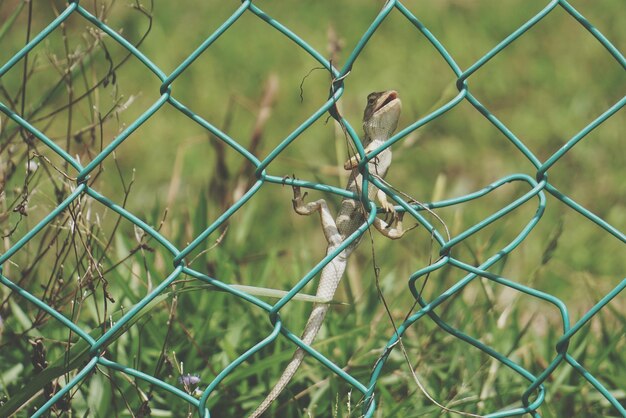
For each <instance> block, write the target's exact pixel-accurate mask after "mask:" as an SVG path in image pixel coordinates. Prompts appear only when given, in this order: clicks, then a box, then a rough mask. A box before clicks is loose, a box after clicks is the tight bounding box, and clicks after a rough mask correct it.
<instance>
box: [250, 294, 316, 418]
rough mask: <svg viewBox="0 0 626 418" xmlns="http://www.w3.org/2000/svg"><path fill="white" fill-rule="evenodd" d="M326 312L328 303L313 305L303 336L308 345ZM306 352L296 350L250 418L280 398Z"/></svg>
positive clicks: (257, 415) (299, 349)
mask: <svg viewBox="0 0 626 418" xmlns="http://www.w3.org/2000/svg"><path fill="white" fill-rule="evenodd" d="M326 312H328V304H325V303H324V304H315V305H314V306H313V311H312V312H311V316H309V320H308V321H307V324H306V327H305V328H304V333H303V334H302V338H301V339H302V341H303V342H304V343H305V344H306V345H311V344H312V343H313V340H314V339H315V336H316V335H317V332H318V331H319V330H320V328H321V327H322V322H324V317H325V316H326ZM305 354H306V352H305V351H304V350H303V349H301V348H298V349H297V350H296V352H295V353H294V354H293V357H292V358H291V361H290V362H289V364H288V365H287V367H286V368H285V370H284V371H283V374H282V375H281V376H280V379H278V382H276V385H275V386H274V388H273V389H272V391H271V392H270V393H269V394H268V395H267V397H266V398H265V399H264V400H263V402H261V404H260V405H259V406H258V407H257V409H255V410H254V412H253V413H252V414H251V415H250V417H249V418H259V417H260V416H261V415H262V414H263V413H264V412H265V411H266V410H267V408H269V406H270V405H271V404H272V402H274V401H275V400H276V398H278V396H279V395H280V393H281V392H282V391H283V390H284V389H285V387H286V386H287V385H288V384H289V381H290V380H291V378H292V377H293V376H294V375H295V374H296V371H297V370H298V367H300V364H302V360H303V359H304V356H305Z"/></svg>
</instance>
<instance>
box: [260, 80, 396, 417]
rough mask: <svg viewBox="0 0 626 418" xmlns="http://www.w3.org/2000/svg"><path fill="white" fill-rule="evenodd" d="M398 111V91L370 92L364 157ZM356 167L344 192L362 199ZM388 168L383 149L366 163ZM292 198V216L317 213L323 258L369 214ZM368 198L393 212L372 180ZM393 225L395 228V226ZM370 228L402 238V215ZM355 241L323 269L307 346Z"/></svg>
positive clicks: (352, 163) (289, 372)
mask: <svg viewBox="0 0 626 418" xmlns="http://www.w3.org/2000/svg"><path fill="white" fill-rule="evenodd" d="M401 109H402V102H401V101H400V99H399V98H398V93H397V92H395V91H393V90H389V91H384V92H377V93H371V94H369V95H368V96H367V106H366V107H365V112H364V113H363V130H364V132H365V139H364V146H365V152H366V153H367V152H370V151H372V150H374V149H376V148H378V147H379V146H381V145H382V144H383V143H384V142H385V141H386V140H387V139H389V137H391V135H392V134H393V132H394V131H395V130H396V127H397V126H398V119H399V117H400V110H401ZM358 163H359V158H358V156H357V157H352V158H351V159H350V160H348V161H346V163H345V164H344V168H345V169H346V170H352V171H351V173H350V179H349V180H348V185H347V187H346V189H347V190H348V191H350V192H353V193H355V194H356V195H360V192H361V185H362V181H363V179H362V176H361V174H360V173H359V171H358V169H357V166H358ZM390 164H391V150H390V149H389V148H387V149H385V150H384V151H382V152H381V153H380V154H378V155H377V156H376V157H375V158H374V159H372V160H371V161H369V163H368V168H369V172H370V174H372V175H373V176H376V177H381V178H382V177H384V176H385V175H386V174H387V170H388V169H389V165H390ZM293 194H294V198H293V208H294V210H295V211H296V213H298V214H300V215H311V214H312V213H314V212H319V214H320V217H321V221H322V228H323V230H324V236H325V237H326V241H327V242H328V248H327V250H326V254H330V253H332V252H334V251H335V250H336V249H337V247H339V245H341V243H342V242H343V241H344V240H345V239H346V238H347V237H349V236H350V235H352V234H353V233H354V232H355V231H356V230H357V229H358V228H359V227H360V226H361V225H363V223H364V222H365V221H366V214H367V211H366V210H365V209H364V208H363V205H362V204H361V202H360V201H358V200H355V199H351V198H344V199H343V200H342V202H341V208H340V209H339V213H338V214H337V217H336V218H335V219H333V217H332V214H331V213H330V210H329V209H328V205H327V204H326V201H325V200H323V199H320V200H317V201H315V202H310V203H304V196H303V195H302V193H301V191H300V188H299V187H297V186H294V188H293ZM368 198H369V199H370V200H373V199H375V198H376V199H377V200H378V201H379V202H380V204H381V206H382V207H383V208H384V210H385V211H386V212H394V208H393V204H391V203H389V202H388V201H387V196H386V195H385V193H384V192H383V191H381V190H379V189H378V188H377V187H375V186H374V185H372V183H371V182H369V186H368ZM391 223H392V224H393V222H391ZM374 227H375V228H376V229H377V230H379V231H380V232H381V233H382V234H383V235H384V236H386V237H388V238H391V239H397V238H400V237H401V236H402V235H403V234H404V230H403V228H402V219H401V216H399V217H396V225H395V227H393V226H392V225H390V224H387V222H385V221H384V220H382V219H380V218H376V219H375V221H374ZM359 241H360V237H359V239H356V240H355V241H353V242H352V243H351V244H350V245H348V246H347V247H346V248H345V249H344V250H343V251H342V252H340V253H339V254H337V255H336V256H335V258H333V259H332V261H330V262H329V263H328V264H327V265H326V266H325V267H324V268H323V269H322V273H321V278H320V282H319V285H318V288H317V293H316V296H317V297H318V298H319V299H321V300H323V301H326V303H315V304H314V305H313V311H312V312H311V315H310V316H309V319H308V321H307V324H306V327H305V328H304V332H303V334H302V337H301V339H302V341H303V342H304V343H305V344H307V345H311V344H312V343H313V340H315V336H316V335H317V333H318V331H319V330H320V328H321V326H322V322H323V321H324V317H325V316H326V312H328V308H329V305H328V303H327V302H330V301H331V300H332V299H333V296H334V294H335V291H336V290H337V286H338V285H339V281H340V280H341V277H342V276H343V273H344V271H345V269H346V264H347V260H348V257H349V256H350V254H351V253H352V251H354V249H355V248H356V247H357V245H358V244H359ZM304 355H305V351H304V350H302V349H301V348H298V349H297V350H296V352H295V353H294V355H293V358H292V359H291V361H290V362H289V364H288V365H287V368H286V369H285V371H284V372H283V374H282V376H281V377H280V379H279V380H278V382H277V383H276V385H275V386H274V388H273V389H272V390H271V392H270V393H269V394H268V395H267V397H266V398H265V400H263V402H262V403H261V404H260V405H259V406H258V408H257V409H256V410H255V411H254V412H253V413H252V415H250V418H258V417H260V416H261V414H263V412H265V410H266V409H267V408H268V407H269V406H270V404H271V403H272V402H273V401H274V400H275V399H276V398H278V396H279V395H280V393H281V392H282V391H283V389H285V387H286V386H287V384H288V383H289V381H290V380H291V378H292V377H293V376H294V374H295V373H296V370H298V367H300V364H301V363H302V359H303V358H304Z"/></svg>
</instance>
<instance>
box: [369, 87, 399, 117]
mask: <svg viewBox="0 0 626 418" xmlns="http://www.w3.org/2000/svg"><path fill="white" fill-rule="evenodd" d="M397 98H398V93H396V92H395V91H390V92H389V94H388V95H387V97H386V98H385V100H384V101H383V102H382V103H381V104H380V106H378V107H377V108H376V110H375V111H374V112H378V111H379V110H381V109H383V108H384V107H386V106H387V105H388V104H389V103H391V102H393V101H394V100H396V99H397Z"/></svg>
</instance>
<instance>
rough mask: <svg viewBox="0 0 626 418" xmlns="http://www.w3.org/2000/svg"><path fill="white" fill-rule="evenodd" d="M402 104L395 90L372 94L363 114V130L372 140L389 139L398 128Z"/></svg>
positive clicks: (368, 97) (368, 98)
mask: <svg viewBox="0 0 626 418" xmlns="http://www.w3.org/2000/svg"><path fill="white" fill-rule="evenodd" d="M401 110H402V102H401V101H400V98H399V97H398V93H397V92H396V91H395V90H388V91H381V92H375V93H370V94H369V95H368V96H367V106H365V112H364V113H363V130H364V131H365V135H366V136H367V137H369V138H370V139H372V140H373V139H383V140H386V139H388V138H389V137H390V136H391V135H392V134H393V132H394V131H395V130H396V128H397V127H398V119H400V111H401Z"/></svg>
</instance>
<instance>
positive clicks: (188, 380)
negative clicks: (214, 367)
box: [178, 373, 200, 387]
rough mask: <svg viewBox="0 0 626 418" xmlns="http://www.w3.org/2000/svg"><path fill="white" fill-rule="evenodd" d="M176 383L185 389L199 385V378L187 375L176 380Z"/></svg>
mask: <svg viewBox="0 0 626 418" xmlns="http://www.w3.org/2000/svg"><path fill="white" fill-rule="evenodd" d="M178 383H180V384H181V385H183V386H185V387H192V386H196V385H197V384H198V383H200V376H198V375H197V374H194V375H191V374H189V373H187V374H185V375H182V376H180V377H179V378H178Z"/></svg>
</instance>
